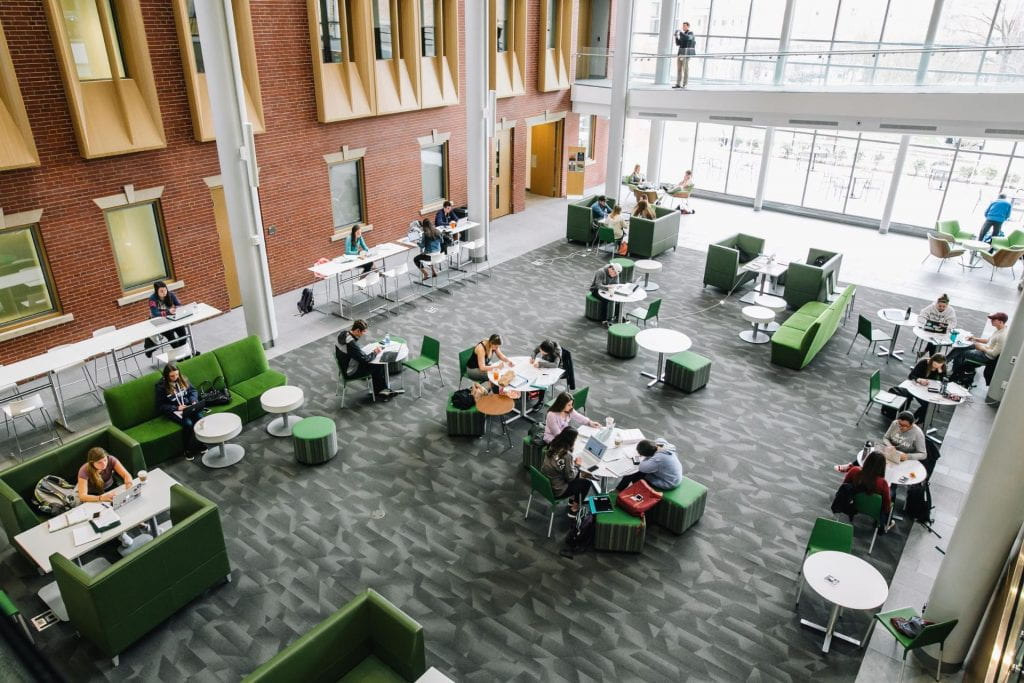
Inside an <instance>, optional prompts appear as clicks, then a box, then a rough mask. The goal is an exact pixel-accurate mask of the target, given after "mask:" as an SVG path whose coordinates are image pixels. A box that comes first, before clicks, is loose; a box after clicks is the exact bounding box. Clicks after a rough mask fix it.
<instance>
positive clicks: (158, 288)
mask: <svg viewBox="0 0 1024 683" xmlns="http://www.w3.org/2000/svg"><path fill="white" fill-rule="evenodd" d="M178 306H181V302H180V301H178V297H176V296H175V295H174V292H172V291H171V290H169V289H168V288H167V285H166V284H165V283H164V282H163V281H161V280H157V281H156V282H154V283H153V293H152V294H150V295H149V317H150V318H166V317H167V316H169V315H174V314H175V313H176V312H177V310H178ZM160 334H161V335H163V336H164V337H166V338H167V341H169V342H171V346H172V347H174V348H178V347H179V346H181V345H182V344H184V343H185V334H186V333H185V328H184V327H179V328H177V329H173V330H168V329H161V330H160ZM175 340H177V341H175ZM143 346H144V347H145V348H146V349H147V351H146V358H151V357H152V356H153V350H154V349H153V347H155V346H156V344H154V343H153V342H151V341H150V340H149V339H148V338H147V339H146V340H145V342H144V343H143Z"/></svg>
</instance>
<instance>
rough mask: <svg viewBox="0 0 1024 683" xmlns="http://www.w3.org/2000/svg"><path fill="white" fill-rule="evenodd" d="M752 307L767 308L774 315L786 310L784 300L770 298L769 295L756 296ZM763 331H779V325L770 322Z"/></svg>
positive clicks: (776, 297) (775, 297)
mask: <svg viewBox="0 0 1024 683" xmlns="http://www.w3.org/2000/svg"><path fill="white" fill-rule="evenodd" d="M754 305H755V306H760V307H762V308H767V309H768V310H769V311H773V312H774V313H775V314H776V315H778V314H779V313H782V312H784V311H785V310H786V300H785V299H783V298H782V297H778V296H772V295H771V294H758V295H757V296H755V297H754ZM764 329H765V331H767V332H774V331H775V330H777V329H779V324H778V323H777V322H770V323H768V325H767V326H766V327H765V328H764Z"/></svg>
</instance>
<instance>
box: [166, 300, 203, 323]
mask: <svg viewBox="0 0 1024 683" xmlns="http://www.w3.org/2000/svg"><path fill="white" fill-rule="evenodd" d="M195 312H196V305H195V304H189V305H187V306H178V307H177V308H176V309H175V310H174V315H169V316H167V319H168V320H184V319H185V318H190V317H192V315H194V314H195Z"/></svg>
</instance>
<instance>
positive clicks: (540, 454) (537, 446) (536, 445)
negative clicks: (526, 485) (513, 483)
mask: <svg viewBox="0 0 1024 683" xmlns="http://www.w3.org/2000/svg"><path fill="white" fill-rule="evenodd" d="M543 462H544V441H543V440H541V439H536V440H535V439H534V438H533V437H532V436H530V435H529V434H527V435H526V436H524V437H523V469H524V470H528V469H530V468H531V467H536V468H537V469H538V470H539V469H540V466H541V464H543Z"/></svg>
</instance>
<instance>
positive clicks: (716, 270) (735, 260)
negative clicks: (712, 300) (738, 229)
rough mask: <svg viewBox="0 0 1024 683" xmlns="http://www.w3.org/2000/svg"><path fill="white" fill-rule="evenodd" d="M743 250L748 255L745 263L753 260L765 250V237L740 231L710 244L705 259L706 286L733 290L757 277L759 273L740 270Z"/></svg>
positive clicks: (726, 290)
mask: <svg viewBox="0 0 1024 683" xmlns="http://www.w3.org/2000/svg"><path fill="white" fill-rule="evenodd" d="M741 251H742V252H744V256H746V257H748V258H746V260H745V261H744V263H745V262H746V261H750V260H753V257H756V256H757V255H758V254H760V253H761V252H762V251H764V238H763V237H754V236H753V235H744V234H743V233H738V234H735V235H733V236H732V237H726V238H725V239H724V240H721V241H719V242H715V243H713V244H709V245H708V256H707V260H705V261H704V286H705V287H707V286H708V285H711V286H712V287H714V288H715V289H720V290H722V291H723V292H731V291H733V290H734V289H736V288H737V287H740V286H742V285H743V284H745V283H747V282H750V281H751V280H753V279H754V278H756V277H757V273H753V272H751V271H749V270H740V261H741V256H740V252H741Z"/></svg>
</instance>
